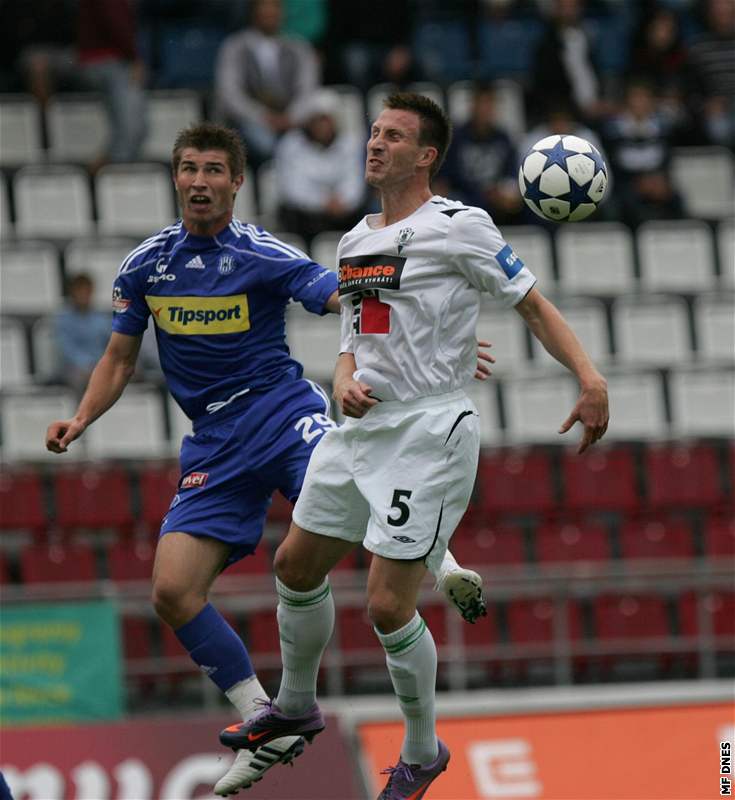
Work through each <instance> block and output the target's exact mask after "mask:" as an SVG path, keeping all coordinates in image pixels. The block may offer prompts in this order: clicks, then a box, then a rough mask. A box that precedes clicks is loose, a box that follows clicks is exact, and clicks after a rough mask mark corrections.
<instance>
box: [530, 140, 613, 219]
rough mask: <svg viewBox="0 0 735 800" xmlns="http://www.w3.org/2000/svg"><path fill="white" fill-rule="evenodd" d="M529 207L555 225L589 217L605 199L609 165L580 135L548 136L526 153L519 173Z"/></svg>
mask: <svg viewBox="0 0 735 800" xmlns="http://www.w3.org/2000/svg"><path fill="white" fill-rule="evenodd" d="M518 185H519V187H520V189H521V195H522V196H523V199H524V200H525V202H526V205H527V206H528V207H529V208H530V209H531V211H533V212H534V214H538V216H539V217H543V218H544V219H548V220H551V221H552V222H562V221H563V220H567V221H568V222H578V221H579V220H580V219H584V218H585V217H589V215H590V214H591V213H592V212H593V211H594V210H595V209H596V208H597V206H598V205H599V204H600V201H601V200H602V198H603V197H604V196H605V189H606V188H607V166H606V165H605V161H604V160H603V158H602V156H601V155H600V151H599V150H598V149H597V148H596V147H594V146H593V145H592V144H590V143H589V142H588V141H587V140H586V139H582V138H580V137H579V136H559V135H558V134H555V135H554V136H547V137H546V138H544V139H541V140H540V141H538V142H536V144H535V145H534V146H533V147H532V148H531V149H530V150H529V151H528V152H527V153H526V155H525V156H524V157H523V161H521V167H520V169H519V170H518Z"/></svg>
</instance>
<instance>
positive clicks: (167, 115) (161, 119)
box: [143, 89, 203, 163]
mask: <svg viewBox="0 0 735 800" xmlns="http://www.w3.org/2000/svg"><path fill="white" fill-rule="evenodd" d="M146 101H147V111H148V135H147V136H146V138H145V141H144V143H143V158H149V159H151V160H153V161H165V162H167V163H170V161H171V151H172V149H173V144H174V141H175V139H176V136H177V134H178V133H179V131H181V130H182V129H183V128H188V127H189V125H193V124H195V123H197V122H201V120H202V118H203V117H202V101H201V98H200V96H199V94H198V93H197V92H192V91H190V90H188V89H178V90H170V91H164V90H152V91H149V92H148V93H147V95H146Z"/></svg>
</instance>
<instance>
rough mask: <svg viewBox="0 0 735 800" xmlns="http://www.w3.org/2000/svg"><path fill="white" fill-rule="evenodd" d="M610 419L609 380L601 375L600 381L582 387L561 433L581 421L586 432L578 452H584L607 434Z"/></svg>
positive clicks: (560, 430) (560, 429)
mask: <svg viewBox="0 0 735 800" xmlns="http://www.w3.org/2000/svg"><path fill="white" fill-rule="evenodd" d="M609 419H610V411H609V409H608V403H607V382H606V381H605V379H604V378H602V377H601V378H600V380H599V381H598V382H596V383H594V384H591V385H589V386H585V387H583V388H582V391H581V393H580V395H579V399H578V400H577V403H576V405H575V406H574V408H573V409H572V413H571V414H570V415H569V416H568V417H567V418H566V419H565V420H564V422H563V423H562V426H561V428H559V433H566V432H567V431H568V430H569V429H570V428H571V427H572V425H574V423H575V422H581V423H582V424H583V425H584V434H583V435H582V440H581V441H580V443H579V447H578V448H577V452H578V453H584V451H585V450H586V449H587V448H588V447H589V446H590V445H591V444H594V443H595V442H596V441H598V440H599V439H601V438H602V437H603V436H604V435H605V431H606V430H607V423H608V420H609Z"/></svg>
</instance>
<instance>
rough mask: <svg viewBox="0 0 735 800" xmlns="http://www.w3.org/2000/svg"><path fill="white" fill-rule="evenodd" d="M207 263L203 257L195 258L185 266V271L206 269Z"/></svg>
mask: <svg viewBox="0 0 735 800" xmlns="http://www.w3.org/2000/svg"><path fill="white" fill-rule="evenodd" d="M205 266H206V265H205V263H204V262H203V261H202V257H201V256H194V258H192V259H191V260H190V261H187V262H186V264H185V265H184V268H185V269H204V267H205Z"/></svg>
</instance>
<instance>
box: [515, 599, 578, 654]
mask: <svg viewBox="0 0 735 800" xmlns="http://www.w3.org/2000/svg"><path fill="white" fill-rule="evenodd" d="M507 615H508V635H509V637H510V641H511V642H512V643H513V644H531V643H534V644H535V643H542V642H548V643H551V642H552V641H553V640H554V601H553V600H551V599H550V598H546V597H542V598H530V599H520V600H511V601H510V602H509V603H508V606H507ZM566 624H567V636H568V637H569V638H571V639H581V638H582V615H581V612H580V608H579V606H578V605H577V603H575V602H573V601H568V605H567V608H566Z"/></svg>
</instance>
